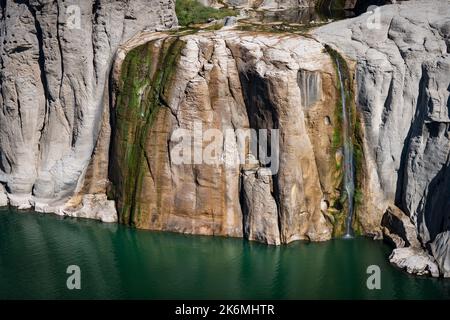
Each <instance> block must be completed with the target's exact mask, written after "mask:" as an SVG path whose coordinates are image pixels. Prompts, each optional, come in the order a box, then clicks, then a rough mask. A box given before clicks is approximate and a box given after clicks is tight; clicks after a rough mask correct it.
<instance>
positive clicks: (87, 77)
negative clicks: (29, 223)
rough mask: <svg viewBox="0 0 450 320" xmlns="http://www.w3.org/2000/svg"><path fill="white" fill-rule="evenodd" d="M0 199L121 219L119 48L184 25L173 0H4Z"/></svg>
mask: <svg viewBox="0 0 450 320" xmlns="http://www.w3.org/2000/svg"><path fill="white" fill-rule="evenodd" d="M0 4H1V8H0V9H1V10H0V15H1V16H0V59H1V71H0V83H1V95H0V106H1V107H0V109H1V112H0V201H1V203H0V205H2V204H3V205H4V204H6V203H7V202H8V201H9V202H10V204H11V205H14V206H18V207H19V208H23V209H25V208H30V207H34V208H35V209H36V210H38V211H44V212H56V213H59V214H68V215H75V216H87V217H94V218H98V219H102V220H106V221H114V220H116V214H115V209H114V203H112V202H110V201H107V200H106V196H105V191H106V187H107V180H108V176H107V173H108V172H107V168H108V158H109V156H108V150H109V135H110V127H109V73H110V69H111V65H112V62H113V59H114V55H115V52H116V50H117V48H118V47H119V46H120V45H121V44H122V43H124V42H125V41H126V40H128V39H130V38H131V37H133V36H134V35H135V34H136V33H138V32H140V31H143V30H155V29H157V28H170V27H172V26H175V25H176V24H177V19H176V16H175V13H174V2H173V1H172V0H166V1H160V0H151V1H148V0H133V1H109V0H100V1H76V2H73V3H72V2H71V1H61V0H58V1H50V0H41V1H38V0H34V1H33V0H30V1H26V0H24V1H1V2H0Z"/></svg>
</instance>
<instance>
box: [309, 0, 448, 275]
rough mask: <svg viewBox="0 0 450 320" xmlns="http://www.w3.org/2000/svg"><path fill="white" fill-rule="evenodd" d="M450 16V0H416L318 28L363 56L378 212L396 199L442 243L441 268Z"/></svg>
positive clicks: (361, 82) (361, 86)
mask: <svg viewBox="0 0 450 320" xmlns="http://www.w3.org/2000/svg"><path fill="white" fill-rule="evenodd" d="M449 17H450V5H449V2H448V1H440V0H437V1H409V2H405V3H402V5H391V6H385V7H381V8H379V9H378V10H377V11H376V12H373V13H366V14H363V15H361V16H360V17H358V18H355V19H349V20H344V21H339V22H335V23H333V24H331V25H327V26H324V27H322V28H319V29H318V30H317V31H315V32H314V35H315V37H316V38H317V39H319V40H320V41H322V42H324V43H327V44H330V45H332V46H333V47H335V48H336V49H337V50H339V51H340V52H342V53H343V54H344V55H345V56H347V57H348V58H349V59H351V60H353V61H356V66H355V77H356V92H357V105H358V106H359V108H360V110H361V112H362V115H363V128H364V137H365V139H364V153H365V160H366V163H365V167H366V168H367V172H368V181H367V189H366V191H365V195H366V196H367V197H368V202H369V204H370V205H369V206H368V207H367V209H368V210H370V211H373V213H371V214H370V216H377V215H379V216H381V215H382V214H383V213H384V211H385V210H386V208H387V206H388V205H389V203H396V204H397V206H398V207H399V208H400V209H402V210H403V211H404V212H405V213H406V214H407V215H408V217H409V218H410V219H411V221H412V223H413V224H414V226H415V227H416V229H417V232H418V237H419V239H420V241H421V243H422V246H423V247H424V248H427V249H428V251H429V252H430V253H431V252H433V250H431V249H430V247H432V248H435V249H434V252H436V256H435V257H436V258H438V257H439V258H438V262H439V267H440V271H441V274H448V256H449V252H450V247H448V246H446V245H444V244H443V243H446V241H448V236H447V235H448V230H449V228H450V224H449V221H450V202H449V201H450V180H449V175H450V162H449V159H450V136H449V128H450V118H449V108H450V98H449V95H450V92H449V85H450V77H449V74H450V54H449V53H450V49H449V40H448V39H449V34H450V18H449ZM376 211H378V212H379V213H378V214H377V213H376ZM437 248H439V249H437ZM443 248H446V249H443Z"/></svg>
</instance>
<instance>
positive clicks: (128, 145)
mask: <svg viewBox="0 0 450 320" xmlns="http://www.w3.org/2000/svg"><path fill="white" fill-rule="evenodd" d="M183 46H184V42H183V41H181V40H179V39H178V38H176V37H169V38H167V39H165V40H164V42H163V45H162V48H160V49H159V48H158V46H156V45H155V42H154V41H153V42H149V43H147V44H144V45H142V46H139V47H137V48H135V49H133V50H131V51H130V52H129V53H128V54H127V56H126V58H125V60H124V62H123V64H122V72H121V79H120V83H119V90H118V95H117V104H116V105H117V107H116V112H115V127H116V133H115V134H116V136H115V139H114V148H115V152H116V153H117V160H116V161H117V162H118V163H117V166H116V168H115V169H116V170H117V171H118V172H116V173H115V174H116V175H118V180H120V181H117V182H118V183H120V184H122V188H119V189H120V190H121V194H115V195H114V197H115V198H116V199H118V212H119V217H120V221H121V222H122V223H125V224H129V225H136V224H139V223H140V217H141V208H140V205H141V201H140V199H139V197H140V193H141V189H142V184H143V176H144V173H145V172H146V171H145V170H144V169H145V167H146V157H145V146H146V141H147V139H148V133H149V130H150V129H151V127H152V124H153V123H154V121H155V119H156V117H157V115H158V112H159V110H160V107H161V106H162V105H165V104H167V103H166V101H167V97H168V96H169V94H170V89H171V82H172V79H173V76H174V74H175V71H176V66H177V60H178V58H179V56H180V53H181V50H182V48H183Z"/></svg>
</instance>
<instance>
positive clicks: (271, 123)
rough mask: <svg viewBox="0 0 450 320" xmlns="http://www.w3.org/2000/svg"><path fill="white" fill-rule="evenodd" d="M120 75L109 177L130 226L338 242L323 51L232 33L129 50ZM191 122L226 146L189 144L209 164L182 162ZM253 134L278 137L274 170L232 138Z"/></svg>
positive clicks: (328, 75)
mask: <svg viewBox="0 0 450 320" xmlns="http://www.w3.org/2000/svg"><path fill="white" fill-rule="evenodd" d="M118 69H120V72H119V71H118V72H117V73H116V72H115V74H116V76H117V78H116V83H117V84H116V86H115V88H117V100H116V103H115V106H114V108H113V119H114V120H113V126H114V128H115V130H114V132H115V133H114V136H113V141H112V144H113V147H112V150H113V153H112V155H111V159H112V165H111V168H110V172H111V180H112V182H113V183H114V185H115V186H116V188H115V190H114V191H115V197H116V199H117V207H118V214H119V217H120V220H121V221H122V222H123V223H126V224H130V225H134V226H137V227H140V228H145V229H151V230H170V231H177V232H183V233H194V234H205V235H226V236H237V237H241V236H245V237H247V238H249V239H252V240H259V241H262V242H266V243H270V244H280V243H288V242H291V241H294V240H300V239H310V240H314V241H320V240H327V239H330V238H331V233H332V225H331V224H330V222H329V221H327V219H326V218H325V215H324V214H323V212H322V211H323V202H324V199H325V198H327V197H330V196H331V194H332V193H334V192H335V191H334V189H333V187H332V183H331V181H332V180H333V177H332V170H331V169H330V167H332V166H333V163H332V161H330V153H331V152H330V150H331V139H332V134H333V127H332V126H331V125H330V123H326V121H325V119H326V118H328V119H332V121H334V113H333V112H334V105H335V91H336V90H335V72H334V68H333V63H332V61H331V59H330V57H329V56H328V54H327V53H326V52H324V48H323V46H322V45H320V44H319V43H318V42H316V41H314V40H310V39H307V38H303V37H298V36H276V35H273V36H271V35H251V34H246V33H239V32H235V31H233V32H228V31H222V32H216V33H202V34H201V35H200V34H198V35H187V36H180V37H175V36H169V37H167V36H166V37H162V38H160V39H154V40H152V41H150V42H148V43H146V44H144V45H140V46H138V47H136V48H134V49H132V50H131V51H130V52H128V54H127V55H126V58H125V59H124V61H123V62H121V63H119V65H118ZM330 121H331V120H330ZM196 125H200V126H201V128H200V133H201V132H202V130H203V132H205V131H206V130H211V129H214V130H216V132H217V131H218V132H219V133H222V134H224V135H225V134H226V132H227V131H230V130H231V137H227V136H221V137H220V138H217V137H216V138H217V139H220V140H219V141H218V144H217V146H216V148H214V150H213V151H211V150H210V149H208V143H207V142H208V141H210V140H211V139H212V138H213V137H209V138H207V141H202V140H200V141H196V140H194V139H192V141H191V140H189V142H188V143H189V148H191V145H190V144H192V150H193V149H194V148H195V147H199V148H200V150H201V154H204V153H205V152H213V153H214V152H215V154H214V156H213V157H212V158H213V161H210V162H209V163H205V162H204V161H203V162H202V161H201V160H200V162H194V161H191V160H193V158H194V157H195V155H192V156H191V154H189V155H187V156H188V161H187V162H186V163H181V164H180V163H177V162H176V159H175V157H174V155H173V152H174V150H175V148H177V143H176V142H177V141H174V139H173V138H172V137H173V135H174V133H176V132H180V129H182V130H184V131H183V133H184V135H185V137H186V136H187V137H190V136H194V135H195V130H196V128H195V126H196ZM246 129H255V130H259V129H269V130H270V129H277V130H279V141H280V143H279V145H280V148H279V150H278V152H279V154H280V160H279V170H277V169H278V168H276V169H275V170H276V171H275V172H271V170H270V168H268V167H267V166H265V165H263V161H262V160H263V159H261V157H260V154H259V153H257V152H253V150H250V148H248V146H247V144H249V143H250V142H249V140H240V139H239V138H237V137H236V135H235V132H236V130H246ZM249 138H250V140H251V139H253V137H249ZM183 142H185V141H183ZM277 142H278V141H277ZM242 146H244V150H245V152H244V156H245V159H244V160H245V161H243V162H239V161H236V158H235V156H236V155H237V153H238V150H239V147H242ZM316 148H317V150H316ZM272 152H273V150H272ZM200 156H201V155H200ZM272 173H275V174H274V175H273V174H272ZM130 177H132V178H130ZM321 206H322V209H321ZM325 211H326V208H325Z"/></svg>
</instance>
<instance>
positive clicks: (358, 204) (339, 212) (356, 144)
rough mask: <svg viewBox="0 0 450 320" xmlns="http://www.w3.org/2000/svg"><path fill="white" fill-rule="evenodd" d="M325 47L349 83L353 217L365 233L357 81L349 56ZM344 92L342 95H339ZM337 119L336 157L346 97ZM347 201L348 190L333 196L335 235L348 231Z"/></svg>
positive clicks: (337, 108)
mask: <svg viewBox="0 0 450 320" xmlns="http://www.w3.org/2000/svg"><path fill="white" fill-rule="evenodd" d="M325 49H326V50H327V52H328V54H329V55H330V57H331V59H332V60H333V63H334V67H335V70H336V74H337V72H338V70H337V63H336V60H338V61H339V65H340V67H341V74H342V78H343V83H344V86H345V94H346V101H347V102H348V103H349V113H350V125H351V132H350V135H351V139H352V144H353V157H354V164H355V194H354V206H355V207H354V208H355V211H354V214H355V218H354V219H353V226H352V227H353V230H354V232H355V234H360V233H361V231H360V230H361V225H360V223H359V220H358V215H359V213H360V210H361V209H362V207H363V204H364V194H363V192H362V187H363V177H364V170H363V164H364V152H363V147H362V141H363V139H362V130H361V122H360V117H359V115H358V113H357V110H356V105H355V98H354V92H353V82H352V78H351V72H350V70H349V68H348V65H347V62H346V61H345V59H344V58H343V57H342V56H341V55H340V54H339V53H338V52H337V51H335V50H334V49H332V48H331V47H329V46H325ZM336 83H337V85H338V87H337V90H338V91H340V90H341V84H340V81H339V80H338V79H337V80H336ZM339 96H340V95H339ZM334 112H335V119H336V124H335V127H334V131H333V137H332V148H333V149H332V151H333V153H332V157H334V156H335V154H336V152H337V150H338V149H339V148H341V147H342V144H343V137H342V134H343V132H342V101H341V99H339V100H338V102H337V103H336V106H335V110H334ZM333 161H334V162H335V170H336V172H337V173H338V174H337V177H338V179H339V182H338V184H339V185H340V188H341V189H342V183H343V176H344V174H343V171H342V170H343V168H342V165H341V164H339V163H337V161H336V159H333ZM346 201H347V196H346V194H345V193H344V194H343V195H342V197H341V198H340V199H333V201H332V206H333V208H334V209H335V213H334V218H335V224H334V235H335V236H340V235H342V234H343V233H344V229H345V228H344V224H345V217H346V213H345V211H344V207H345V202H346Z"/></svg>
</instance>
